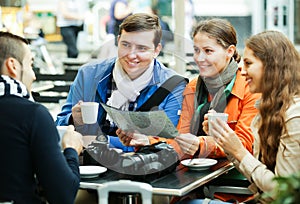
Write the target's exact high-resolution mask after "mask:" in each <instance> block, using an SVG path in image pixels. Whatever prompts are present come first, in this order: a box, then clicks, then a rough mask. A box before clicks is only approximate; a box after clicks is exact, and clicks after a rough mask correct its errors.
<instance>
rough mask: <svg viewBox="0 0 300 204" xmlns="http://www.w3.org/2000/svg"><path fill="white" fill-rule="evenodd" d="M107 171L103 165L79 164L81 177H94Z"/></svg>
mask: <svg viewBox="0 0 300 204" xmlns="http://www.w3.org/2000/svg"><path fill="white" fill-rule="evenodd" d="M106 171H107V168H106V167H103V166H80V167H79V172H80V177H81V178H95V177H97V176H99V174H102V173H104V172H106Z"/></svg>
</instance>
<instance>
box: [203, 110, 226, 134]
mask: <svg viewBox="0 0 300 204" xmlns="http://www.w3.org/2000/svg"><path fill="white" fill-rule="evenodd" d="M217 118H220V119H221V120H223V121H224V122H226V123H227V119H228V114H227V113H209V114H208V134H209V135H212V133H211V128H210V127H211V125H210V122H211V121H213V122H216V119H217Z"/></svg>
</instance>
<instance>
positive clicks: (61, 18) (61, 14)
mask: <svg viewBox="0 0 300 204" xmlns="http://www.w3.org/2000/svg"><path fill="white" fill-rule="evenodd" d="M87 14H88V2H87V1H86V0H60V1H58V7H57V21H56V25H57V27H59V28H60V33H61V36H62V38H63V42H64V43H65V45H66V46H67V57H68V58H77V57H78V54H79V51H78V48H77V38H78V33H79V32H80V31H83V29H84V20H85V18H86V16H87Z"/></svg>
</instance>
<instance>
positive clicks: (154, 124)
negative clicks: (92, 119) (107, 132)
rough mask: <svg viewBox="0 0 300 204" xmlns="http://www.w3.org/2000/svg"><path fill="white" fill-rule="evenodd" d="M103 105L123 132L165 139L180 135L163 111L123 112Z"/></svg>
mask: <svg viewBox="0 0 300 204" xmlns="http://www.w3.org/2000/svg"><path fill="white" fill-rule="evenodd" d="M101 105H102V107H103V108H104V109H105V111H106V112H107V114H108V115H109V116H110V117H111V118H112V120H113V121H114V123H116V125H117V126H118V127H119V128H121V129H122V130H125V131H132V132H135V133H141V134H145V135H151V136H161V137H164V138H174V137H176V136H177V135H178V131H177V129H176V127H175V126H174V125H173V123H172V122H171V120H170V119H169V118H168V116H167V115H166V113H165V112H164V111H163V110H156V111H147V112H141V111H123V110H118V109H116V108H114V107H111V106H108V105H106V104H104V103H101Z"/></svg>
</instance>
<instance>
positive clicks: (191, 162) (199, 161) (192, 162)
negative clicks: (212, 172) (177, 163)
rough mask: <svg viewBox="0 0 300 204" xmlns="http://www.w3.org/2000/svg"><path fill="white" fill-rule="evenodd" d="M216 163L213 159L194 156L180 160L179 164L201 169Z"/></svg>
mask: <svg viewBox="0 0 300 204" xmlns="http://www.w3.org/2000/svg"><path fill="white" fill-rule="evenodd" d="M216 163H218V161H217V160H215V159H208V158H195V159H186V160H183V161H181V164H182V165H184V166H187V167H188V168H189V169H191V170H195V171H203V170H207V169H209V168H210V167H211V166H213V165H215V164H216Z"/></svg>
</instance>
